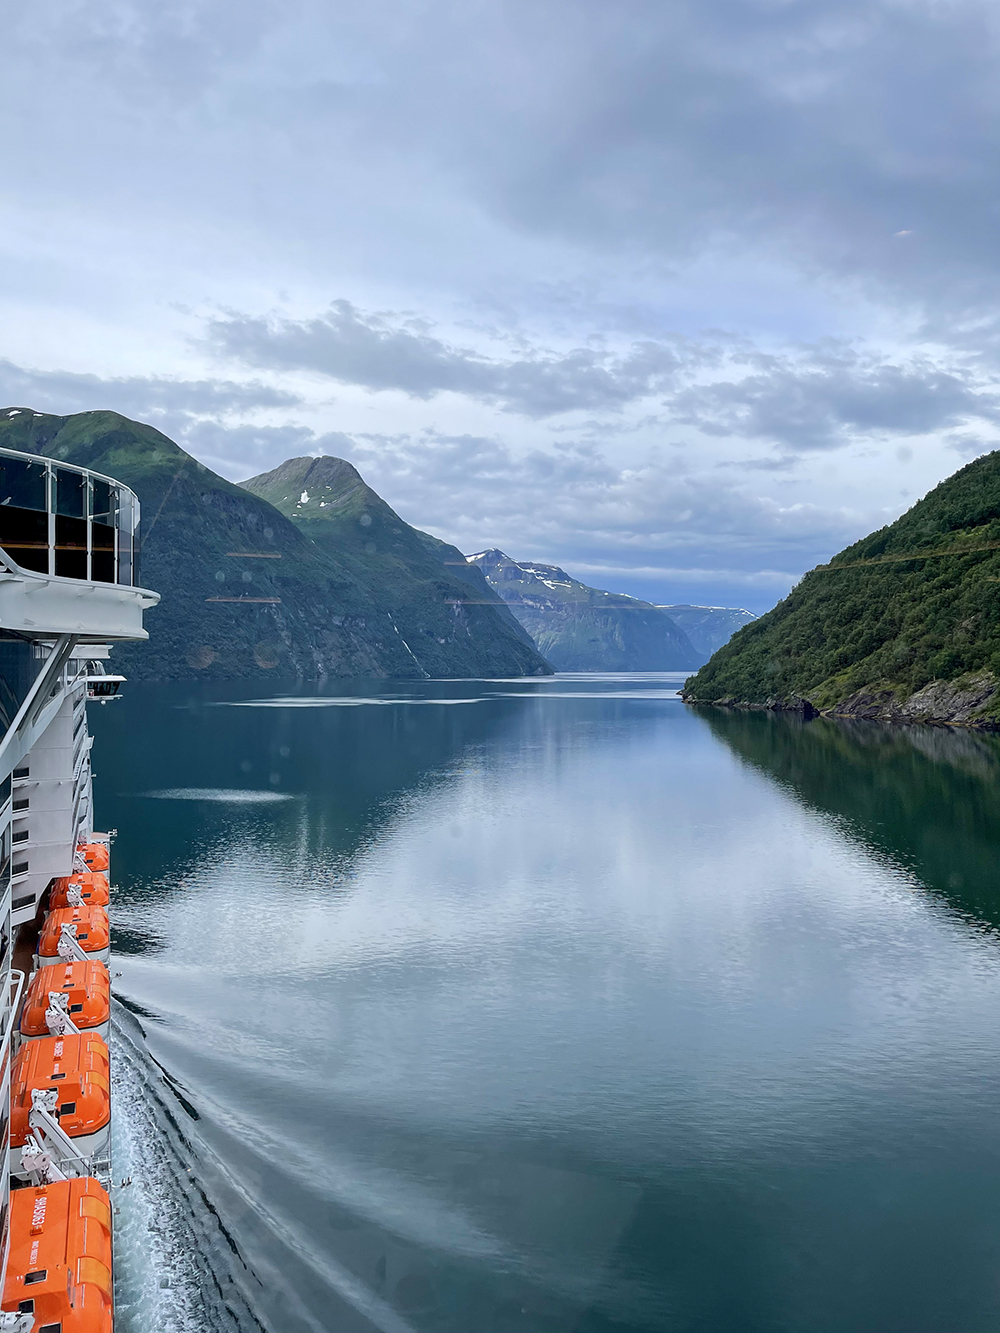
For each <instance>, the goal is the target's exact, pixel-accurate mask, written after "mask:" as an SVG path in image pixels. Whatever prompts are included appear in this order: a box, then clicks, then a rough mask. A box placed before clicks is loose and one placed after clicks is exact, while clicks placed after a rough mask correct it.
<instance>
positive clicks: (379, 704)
mask: <svg viewBox="0 0 1000 1333" xmlns="http://www.w3.org/2000/svg"><path fill="white" fill-rule="evenodd" d="M482 702H483V700H482V699H362V698H358V697H355V696H354V695H338V696H337V697H336V698H330V699H328V698H324V697H323V696H322V695H318V696H315V697H313V696H309V695H305V696H302V697H301V698H300V697H298V696H292V697H288V698H278V699H239V700H227V701H226V702H223V703H213V704H211V705H209V706H210V707H212V708H387V707H388V708H403V707H405V708H418V707H422V706H432V707H435V708H436V707H443V706H446V705H448V704H481V703H482Z"/></svg>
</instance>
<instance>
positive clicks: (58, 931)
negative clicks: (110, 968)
mask: <svg viewBox="0 0 1000 1333" xmlns="http://www.w3.org/2000/svg"><path fill="white" fill-rule="evenodd" d="M63 926H72V927H75V931H71V932H70V933H71V934H74V933H75V936H76V942H77V944H78V945H79V946H80V948H81V949H82V950H83V952H84V953H85V954H87V955H88V958H92V959H94V960H95V961H98V962H102V963H106V962H107V961H108V954H109V953H110V927H109V926H108V914H107V912H106V911H105V910H104V908H103V907H88V906H86V904H84V905H83V906H81V907H59V908H57V909H56V910H55V911H54V912H50V913H49V914H48V916H47V917H46V918H45V925H44V926H43V927H42V933H41V935H39V937H38V965H39V967H48V966H50V965H51V964H52V963H64V962H68V961H69V959H67V958H64V957H62V956H61V955H60V953H59V940H60V937H61V936H62V928H63ZM77 961H80V960H77Z"/></svg>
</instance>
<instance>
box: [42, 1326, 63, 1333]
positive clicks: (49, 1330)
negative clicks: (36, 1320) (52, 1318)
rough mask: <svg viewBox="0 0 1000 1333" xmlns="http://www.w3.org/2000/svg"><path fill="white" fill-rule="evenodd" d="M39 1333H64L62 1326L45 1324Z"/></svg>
mask: <svg viewBox="0 0 1000 1333" xmlns="http://www.w3.org/2000/svg"><path fill="white" fill-rule="evenodd" d="M38 1333H62V1324H43V1325H42V1326H41V1328H40V1329H39V1330H38Z"/></svg>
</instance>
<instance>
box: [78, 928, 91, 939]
mask: <svg viewBox="0 0 1000 1333" xmlns="http://www.w3.org/2000/svg"><path fill="white" fill-rule="evenodd" d="M76 938H77V939H78V940H89V939H90V932H89V931H87V930H84V931H81V932H80V934H79V935H77V937H76Z"/></svg>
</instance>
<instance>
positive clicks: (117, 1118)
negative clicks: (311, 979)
mask: <svg viewBox="0 0 1000 1333" xmlns="http://www.w3.org/2000/svg"><path fill="white" fill-rule="evenodd" d="M115 1010H116V1013H115V1019H114V1042H113V1046H112V1087H113V1093H114V1122H113V1152H114V1157H113V1172H114V1175H113V1185H112V1191H111V1201H112V1204H113V1205H114V1209H115V1328H116V1330H117V1333H249V1331H250V1330H251V1329H253V1330H255V1333H260V1330H261V1329H262V1328H263V1325H262V1324H261V1323H260V1321H259V1320H258V1319H257V1318H256V1316H254V1315H253V1314H252V1313H251V1312H250V1309H249V1306H248V1305H247V1304H246V1303H245V1301H244V1300H243V1299H242V1296H241V1295H240V1293H239V1292H238V1291H237V1290H236V1288H235V1286H234V1285H233V1284H232V1282H231V1280H227V1277H226V1275H225V1273H224V1269H225V1264H221V1265H220V1264H219V1263H218V1262H217V1256H215V1255H213V1249H214V1248H215V1246H214V1245H213V1243H212V1239H211V1237H210V1232H211V1230H212V1228H213V1226H214V1219H213V1218H212V1217H211V1213H210V1209H209V1207H208V1205H207V1204H205V1203H203V1202H201V1201H200V1200H199V1198H198V1190H197V1183H196V1181H194V1180H193V1179H192V1176H193V1173H194V1158H193V1156H192V1157H191V1158H190V1160H189V1161H185V1158H184V1156H183V1155H182V1153H183V1147H184V1144H183V1139H182V1137H181V1136H180V1135H179V1134H178V1133H170V1132H169V1131H168V1120H167V1116H166V1115H165V1114H164V1111H163V1107H162V1106H161V1105H160V1104H159V1101H158V1098H157V1096H156V1093H155V1091H154V1089H153V1087H152V1084H151V1081H150V1070H149V1068H148V1067H147V1066H148V1065H149V1061H148V1057H146V1056H144V1054H143V1053H142V1050H141V1037H138V1036H137V1039H136V1040H135V1041H133V1039H132V1038H131V1037H130V1036H129V1034H128V1032H127V1031H126V1029H127V1028H129V1027H131V1026H133V1020H131V1019H130V1017H129V1016H128V1015H127V1014H122V1012H121V1010H120V1007H119V1006H118V1005H116V1006H115ZM125 1181H130V1182H131V1183H129V1184H123V1182H125ZM201 1214H204V1216H201ZM216 1229H217V1228H216ZM223 1286H225V1288H226V1290H225V1295H223Z"/></svg>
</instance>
